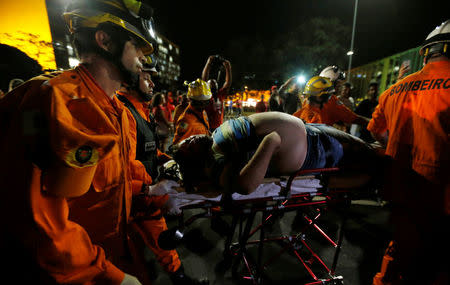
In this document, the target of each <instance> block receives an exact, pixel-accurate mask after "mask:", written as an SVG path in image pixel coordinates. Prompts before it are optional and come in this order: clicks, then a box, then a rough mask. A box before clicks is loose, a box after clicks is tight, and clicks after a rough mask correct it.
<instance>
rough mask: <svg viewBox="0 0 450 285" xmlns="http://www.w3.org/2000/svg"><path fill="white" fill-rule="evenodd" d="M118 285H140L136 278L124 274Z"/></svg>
mask: <svg viewBox="0 0 450 285" xmlns="http://www.w3.org/2000/svg"><path fill="white" fill-rule="evenodd" d="M120 285H142V283H141V282H139V280H138V279H137V278H136V277H134V276H132V275H129V274H126V273H125V277H124V278H123V280H122V283H120Z"/></svg>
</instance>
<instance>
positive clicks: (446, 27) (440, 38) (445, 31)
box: [419, 20, 450, 56]
mask: <svg viewBox="0 0 450 285" xmlns="http://www.w3.org/2000/svg"><path fill="white" fill-rule="evenodd" d="M449 42H450V20H447V21H445V22H443V23H442V24H441V25H440V26H437V27H436V28H435V29H434V30H433V31H431V33H430V34H429V35H428V37H427V38H426V39H425V42H424V43H423V44H422V47H421V48H420V51H419V53H420V55H423V56H428V55H431V54H433V53H437V52H440V53H445V52H447V49H448V47H447V46H448V43H449Z"/></svg>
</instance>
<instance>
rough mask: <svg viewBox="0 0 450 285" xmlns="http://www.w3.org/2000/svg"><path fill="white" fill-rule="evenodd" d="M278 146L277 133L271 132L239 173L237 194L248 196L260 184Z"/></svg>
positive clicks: (278, 136) (278, 138)
mask: <svg viewBox="0 0 450 285" xmlns="http://www.w3.org/2000/svg"><path fill="white" fill-rule="evenodd" d="M280 144H281V137H280V135H279V134H278V133H277V132H271V133H270V134H268V135H266V136H265V137H264V139H263V140H262V142H261V143H260V145H259V146H258V149H257V150H256V152H255V154H254V155H253V157H252V158H251V159H250V161H249V162H248V163H247V164H246V165H245V166H244V168H242V169H241V171H240V173H239V178H238V187H239V191H238V192H239V193H242V194H250V193H252V192H253V191H255V189H256V187H258V185H259V184H261V182H262V181H263V179H264V176H265V174H266V172H267V168H268V167H269V163H270V160H271V159H272V156H273V154H274V153H275V152H276V151H277V150H278V148H279V147H280Z"/></svg>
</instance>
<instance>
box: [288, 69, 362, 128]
mask: <svg viewBox="0 0 450 285" xmlns="http://www.w3.org/2000/svg"><path fill="white" fill-rule="evenodd" d="M334 92H335V89H334V86H333V83H332V82H331V80H330V79H329V78H327V77H322V76H314V77H312V78H311V79H310V80H309V81H308V82H307V83H306V86H305V90H304V91H303V94H304V95H305V96H308V103H307V104H305V105H304V106H303V107H302V108H301V109H299V110H297V112H295V113H294V114H292V115H293V116H295V117H297V118H300V119H302V120H303V121H305V122H306V123H317V124H326V125H330V126H333V125H334V124H336V123H340V122H342V123H348V124H359V125H364V126H365V125H367V123H368V119H367V118H365V117H362V116H359V115H357V114H355V113H354V112H353V111H352V110H350V109H349V108H347V107H346V106H345V105H344V104H343V103H342V102H341V101H339V99H338V98H337V97H336V95H334Z"/></svg>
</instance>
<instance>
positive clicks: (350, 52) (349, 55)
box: [347, 0, 358, 81]
mask: <svg viewBox="0 0 450 285" xmlns="http://www.w3.org/2000/svg"><path fill="white" fill-rule="evenodd" d="M357 12H358V0H355V11H354V14H353V28H352V40H351V42H350V50H349V51H348V52H347V55H348V72H347V78H348V79H347V81H350V69H351V68H352V56H353V42H354V40H355V26H356V14H357Z"/></svg>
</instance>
